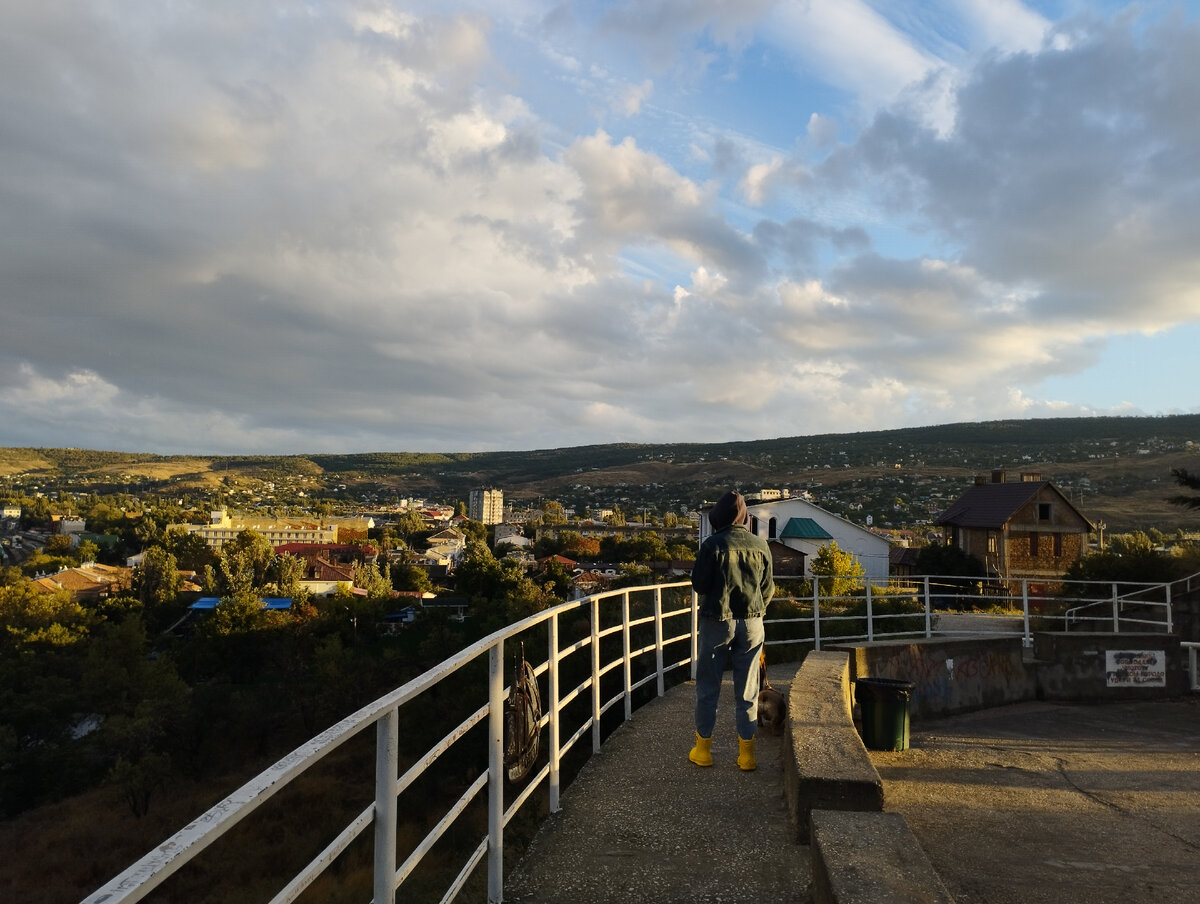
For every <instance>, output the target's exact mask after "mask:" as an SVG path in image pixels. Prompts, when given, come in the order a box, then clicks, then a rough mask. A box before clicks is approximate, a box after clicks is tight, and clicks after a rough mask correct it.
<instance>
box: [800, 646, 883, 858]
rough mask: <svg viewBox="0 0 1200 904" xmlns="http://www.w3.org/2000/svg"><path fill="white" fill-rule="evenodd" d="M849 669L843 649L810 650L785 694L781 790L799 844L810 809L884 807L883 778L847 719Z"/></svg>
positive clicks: (804, 840) (806, 833) (806, 831)
mask: <svg viewBox="0 0 1200 904" xmlns="http://www.w3.org/2000/svg"><path fill="white" fill-rule="evenodd" d="M849 668H850V657H849V654H847V653H845V652H837V651H819V652H818V651H813V652H811V653H809V654H808V655H807V656H806V657H805V659H804V663H803V664H802V665H801V666H800V669H799V671H798V672H796V675H795V678H794V680H793V681H792V686H791V690H790V693H789V695H788V726H787V728H786V729H785V731H784V737H785V739H786V740H787V742H788V743H787V745H786V749H785V757H786V759H785V764H784V773H783V782H784V795H785V797H786V798H787V803H788V810H789V812H790V813H791V816H792V827H793V829H794V831H795V837H796V840H797V841H799V842H801V843H807V842H808V838H809V813H810V812H812V811H813V810H874V811H881V810H882V809H883V783H882V782H881V781H880V778H879V774H878V773H877V772H876V771H875V767H874V766H872V765H871V759H870V757H869V756H868V755H867V750H866V748H865V747H864V746H863V742H862V738H861V737H859V734H858V731H857V730H856V729H855V728H854V721H853V719H852V718H851V710H850V673H849Z"/></svg>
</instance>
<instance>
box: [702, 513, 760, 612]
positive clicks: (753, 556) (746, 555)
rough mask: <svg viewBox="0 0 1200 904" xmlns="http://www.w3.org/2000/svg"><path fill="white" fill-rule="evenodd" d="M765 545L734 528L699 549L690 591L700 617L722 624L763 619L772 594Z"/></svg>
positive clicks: (728, 528)
mask: <svg viewBox="0 0 1200 904" xmlns="http://www.w3.org/2000/svg"><path fill="white" fill-rule="evenodd" d="M772 570H773V566H772V563H771V550H770V548H769V547H768V546H767V541H766V540H764V539H762V537H757V536H755V535H754V534H752V533H750V531H749V530H747V529H746V528H745V527H744V526H743V525H740V524H738V525H734V526H733V527H727V528H725V529H724V530H719V531H717V532H716V533H715V534H712V535H711V536H710V537H708V539H706V540H705V541H704V542H703V543H702V544H701V545H700V552H699V554H697V556H696V565H695V567H693V568H692V587H693V589H695V591H696V593H697V594H699V596H700V614H701V615H704V616H707V617H709V618H717V619H720V620H721V621H729V619H731V618H762V616H763V614H764V613H765V612H766V611H767V603H769V602H770V601H771V597H772V596H773V595H774V594H775V581H774V579H773V578H772V577H771V572H772Z"/></svg>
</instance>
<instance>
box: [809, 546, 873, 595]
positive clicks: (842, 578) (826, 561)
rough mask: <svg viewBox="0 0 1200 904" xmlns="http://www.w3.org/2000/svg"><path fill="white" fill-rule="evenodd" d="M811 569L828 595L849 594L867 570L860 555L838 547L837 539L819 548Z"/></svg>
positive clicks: (822, 589)
mask: <svg viewBox="0 0 1200 904" xmlns="http://www.w3.org/2000/svg"><path fill="white" fill-rule="evenodd" d="M809 570H810V571H811V572H812V573H813V575H814V576H815V577H817V579H818V581H819V582H820V587H821V591H822V593H823V594H825V595H826V596H847V595H849V594H850V593H852V592H853V591H855V590H857V589H858V587H859V585H860V583H861V582H860V581H859V580H858V578H861V577H862V576H863V574H865V571H864V569H863V567H862V564H861V563H860V562H859V561H858V557H857V556H855V555H854V553H852V552H847V551H846V550H843V549H840V548H838V545H837V541H836V540H830V541H829V542H828V543H826V544H825V545H824V546H822V547H821V548H820V549H818V550H817V554H816V555H815V556H813V559H812V563H811V564H810V565H809Z"/></svg>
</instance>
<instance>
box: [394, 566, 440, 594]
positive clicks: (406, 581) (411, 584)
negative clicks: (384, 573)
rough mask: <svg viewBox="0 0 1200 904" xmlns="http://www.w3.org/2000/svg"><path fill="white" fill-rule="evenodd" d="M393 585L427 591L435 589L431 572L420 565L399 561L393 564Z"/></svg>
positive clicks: (422, 591)
mask: <svg viewBox="0 0 1200 904" xmlns="http://www.w3.org/2000/svg"><path fill="white" fill-rule="evenodd" d="M392 586H393V587H395V588H396V589H397V590H416V591H418V592H420V593H425V592H427V591H430V590H432V589H433V581H431V580H429V572H427V571H426V570H425V569H424V568H422V567H421V566H420V565H412V564H409V563H406V562H397V563H396V564H395V565H393V566H392Z"/></svg>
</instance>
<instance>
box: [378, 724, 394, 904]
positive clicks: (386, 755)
mask: <svg viewBox="0 0 1200 904" xmlns="http://www.w3.org/2000/svg"><path fill="white" fill-rule="evenodd" d="M399 762H400V716H399V713H398V711H397V709H396V707H392V708H391V709H389V710H388V711H387V712H386V713H384V714H383V715H382V716H380V717H379V721H378V722H376V723H375V900H376V901H380V902H382V904H391V902H393V901H395V900H396V817H397V814H398V810H399V807H400V805H399V802H398V801H397V798H396V779H397V771H398V767H399Z"/></svg>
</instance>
